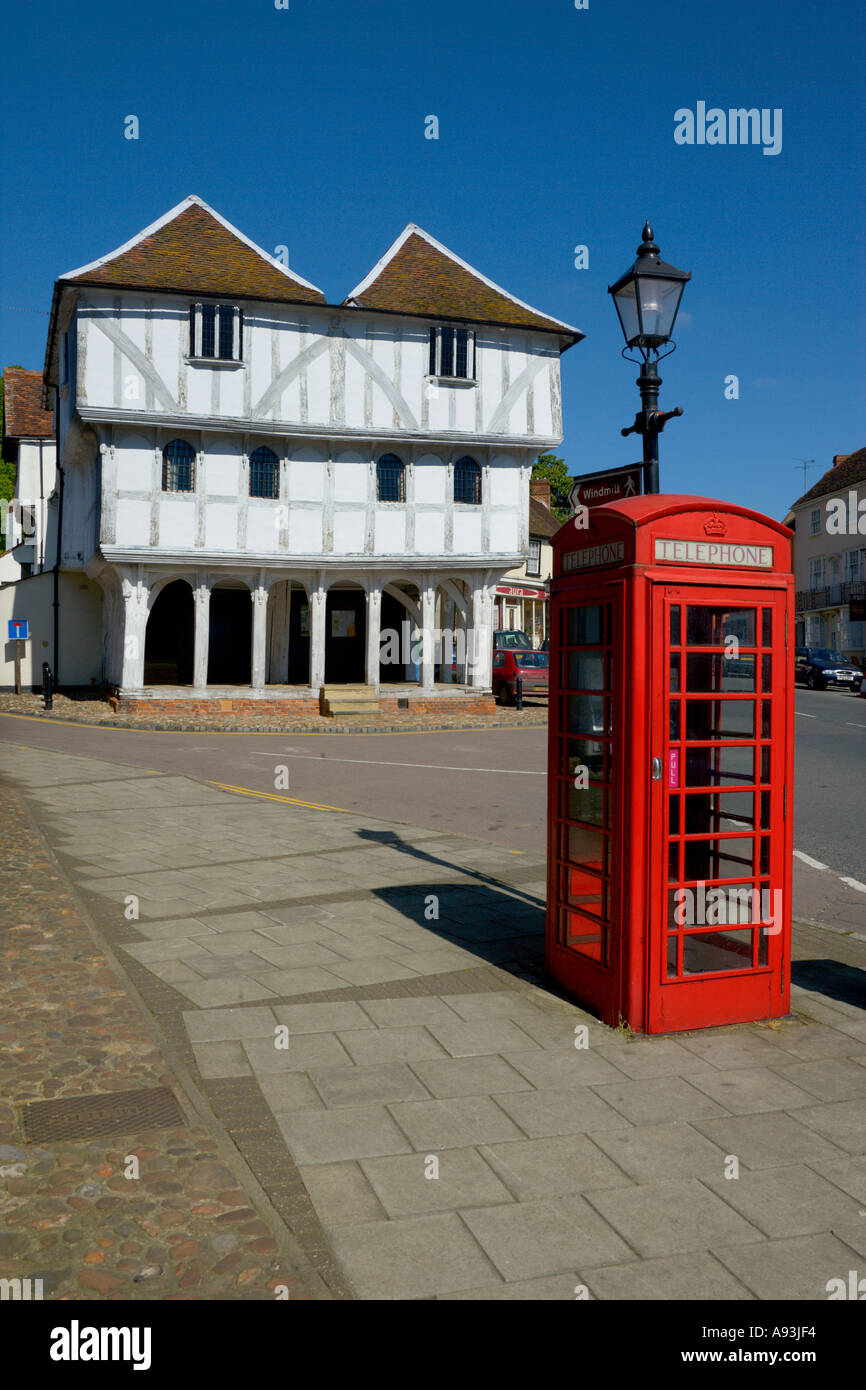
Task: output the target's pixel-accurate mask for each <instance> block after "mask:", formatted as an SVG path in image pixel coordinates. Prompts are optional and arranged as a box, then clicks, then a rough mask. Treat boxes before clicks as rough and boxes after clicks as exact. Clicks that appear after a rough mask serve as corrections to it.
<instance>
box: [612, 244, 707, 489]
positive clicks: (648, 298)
mask: <svg viewBox="0 0 866 1390" xmlns="http://www.w3.org/2000/svg"><path fill="white" fill-rule="evenodd" d="M691 278H692V277H691V275H690V274H687V273H686V271H684V270H677V268H676V266H673V265H668V263H667V262H666V261H663V260H662V259H661V256H660V253H659V248H658V247H657V246H656V244H655V242H654V240H653V229H652V227H651V226H650V224H649V222H647V223H646V224H645V226H644V229H643V237H642V239H641V244H640V246H639V247H638V249H637V260H636V261H635V263H634V265H632V266H629V268H628V270H627V271H626V272H625V274H624V275H621V276H620V278H619V279H618V280H617V281H616V283H615V284H613V285H608V294H612V295H613V302H614V304H615V305H616V312H617V314H618V315H619V321H620V324H621V326H622V331H623V337H624V338H625V342H626V345H625V347H624V348H623V350H622V355H623V357H625V358H626V361H628V362H639V363H640V365H641V374H640V376H639V377H638V378H637V385H638V388H639V390H640V401H641V408H640V410H639V411H638V413H637V415H635V417H634V424H633V425H629V427H628V429H624V430H622V431H621V433H622V434H623V435H628V434H639V435H641V436H642V438H643V465H644V468H643V473H644V490H645V491H646V492H658V490H659V446H658V437H659V435H660V434H661V432H662V430H663V429H664V427H665V425H666V424H667V422H668V420H670V419H671V417H672V416H674V415H682V413H683V412H682V409H681V408H680V407H679V406H677V408H676V410H669V411H667V412H666V413H665V412H663V411H660V410H659V408H658V403H659V387H660V386H661V384H662V379H661V377H660V376H659V371H658V364H659V361H660V360H661V358H662V357H669V356H670V354H671V353H672V352H673V351H674V350H675V349H676V343H674V342H673V341H672V339H671V334H672V333H673V329H674V322H675V320H676V317H677V310H678V309H679V307H680V300H681V299H682V295H683V290H684V288H685V286H686V283H687V282H688V281H689V280H690V279H691ZM668 343H670V347H669V348H668V350H667V352H662V351H661V349H662V348H664V347H665V346H666V344H668ZM629 348H634V349H636V350H637V351H638V352H639V353H640V357H629V356H628V349H629Z"/></svg>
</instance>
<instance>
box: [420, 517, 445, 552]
mask: <svg viewBox="0 0 866 1390" xmlns="http://www.w3.org/2000/svg"><path fill="white" fill-rule="evenodd" d="M415 549H416V550H417V552H418V554H419V555H441V554H443V552H444V550H445V515H444V513H443V512H419V513H418V515H417V516H416V518H415Z"/></svg>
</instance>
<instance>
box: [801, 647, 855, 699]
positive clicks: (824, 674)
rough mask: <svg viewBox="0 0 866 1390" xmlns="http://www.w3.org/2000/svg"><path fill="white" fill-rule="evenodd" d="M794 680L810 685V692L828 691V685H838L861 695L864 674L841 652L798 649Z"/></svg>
mask: <svg viewBox="0 0 866 1390" xmlns="http://www.w3.org/2000/svg"><path fill="white" fill-rule="evenodd" d="M794 680H795V681H799V682H801V684H805V685H808V687H809V689H810V690H826V689H827V686H828V685H838V686H839V687H840V688H841V689H843V690H853V692H854V694H855V695H859V693H860V682H861V681H862V680H863V672H862V671H861V670H860V667H859V666H855V665H854V663H853V661H849V660H848V657H847V656H843V655H842V653H841V652H834V651H831V650H830V648H828V647H798V648H797V652H796V656H795V658H794Z"/></svg>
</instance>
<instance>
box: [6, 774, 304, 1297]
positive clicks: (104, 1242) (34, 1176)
mask: <svg viewBox="0 0 866 1390" xmlns="http://www.w3.org/2000/svg"><path fill="white" fill-rule="evenodd" d="M2 800H3V837H2V844H0V864H2V870H3V877H4V879H5V882H6V883H7V884H8V885H9V890H8V891H7V894H6V895H5V898H4V901H3V903H2V906H0V959H2V962H3V968H2V970H0V977H2V984H0V999H2V1009H0V1018H2V1022H0V1278H3V1279H16V1278H18V1279H31V1280H35V1279H41V1280H42V1294H43V1297H45V1298H51V1299H80V1298H84V1299H105V1298H107V1299H115V1300H120V1299H123V1300H126V1299H136V1300H151V1299H160V1300H162V1299H169V1300H171V1299H236V1298H237V1299H257V1300H262V1299H277V1298H281V1297H282V1298H286V1297H288V1298H290V1299H292V1300H296V1299H307V1298H310V1297H327V1296H328V1295H327V1291H326V1290H325V1289H324V1287H323V1285H322V1284H321V1281H320V1280H319V1279H318V1277H317V1276H316V1274H315V1273H314V1272H313V1271H312V1270H311V1269H310V1268H309V1267H308V1265H307V1262H306V1260H305V1259H304V1258H303V1257H302V1256H299V1253H298V1252H297V1248H296V1246H295V1244H294V1241H293V1240H292V1239H291V1237H290V1236H289V1235H288V1233H287V1232H286V1231H285V1230H284V1229H283V1228H282V1227H281V1224H280V1222H279V1221H278V1220H276V1219H275V1214H274V1213H273V1211H272V1210H271V1209H270V1208H269V1206H268V1204H267V1202H266V1201H262V1200H261V1196H260V1194H258V1193H257V1192H256V1191H252V1192H251V1191H250V1190H249V1189H250V1188H251V1187H252V1188H253V1189H255V1188H256V1187H257V1184H255V1183H253V1184H250V1183H245V1182H244V1176H245V1168H244V1165H243V1163H242V1162H241V1161H240V1159H239V1156H238V1155H237V1154H236V1151H234V1149H233V1147H232V1146H231V1145H230V1144H229V1143H228V1141H227V1140H226V1139H225V1137H224V1136H222V1135H220V1134H219V1133H213V1132H211V1129H210V1127H209V1126H208V1125H207V1124H206V1123H205V1122H204V1120H203V1119H202V1118H200V1117H199V1115H197V1114H196V1113H195V1111H194V1110H193V1108H192V1107H191V1105H190V1102H189V1099H188V1097H187V1096H186V1094H185V1093H184V1092H183V1091H182V1090H181V1089H180V1087H179V1086H178V1085H177V1082H176V1080H175V1077H174V1076H173V1075H172V1070H171V1068H170V1066H169V1065H168V1064H167V1062H166V1059H165V1057H164V1056H163V1055H162V1053H161V1050H160V1048H159V1047H158V1046H157V1045H156V1044H155V1042H154V1038H153V1036H152V1034H151V1032H150V1030H149V1028H148V1027H147V1025H146V1023H145V1021H144V1018H143V1016H142V1013H141V1012H140V1010H139V1008H138V1007H137V1005H136V1003H135V1002H134V1000H133V999H132V997H131V996H130V994H129V992H128V991H127V989H126V988H125V987H124V985H123V983H122V980H121V979H120V977H119V974H118V973H117V971H116V969H115V967H114V965H113V964H112V963H111V962H109V961H108V960H107V959H106V957H105V956H104V955H103V954H102V952H101V951H100V950H99V948H98V946H97V944H96V942H95V940H94V938H93V936H92V934H91V932H90V930H89V928H88V926H87V924H86V923H85V921H84V920H83V919H82V917H81V915H80V913H79V912H78V910H77V908H76V904H75V902H74V900H73V898H72V897H71V895H70V894H69V892H68V891H67V888H66V885H65V883H64V881H63V879H62V878H61V876H60V874H59V873H58V871H57V868H56V866H55V864H54V862H53V860H52V857H51V855H50V853H49V852H48V851H47V849H46V847H45V844H44V842H43V841H42V839H41V836H40V835H39V833H38V832H37V831H36V829H35V828H34V826H33V825H32V823H31V822H30V819H29V816H28V814H27V812H26V810H25V808H24V806H23V803H22V802H21V800H20V799H19V797H18V796H17V794H16V793H14V792H13V791H12V789H11V788H10V787H9V786H8V785H4V786H3V788H2ZM158 1086H169V1087H172V1089H173V1090H174V1092H175V1095H176V1096H177V1098H178V1099H179V1101H180V1105H181V1108H182V1110H183V1112H184V1114H185V1116H186V1122H185V1123H184V1125H183V1126H182V1127H172V1128H163V1129H151V1130H149V1131H147V1132H140V1133H130V1134H122V1135H120V1136H113V1137H110V1138H96V1137H93V1138H89V1139H81V1140H64V1141H62V1142H51V1143H50V1144H46V1143H44V1142H43V1144H42V1145H40V1146H36V1145H32V1144H28V1143H27V1142H26V1141H25V1138H24V1130H23V1125H22V1111H23V1107H24V1106H25V1105H26V1104H27V1103H28V1102H32V1101H50V1100H52V1099H55V1098H61V1097H73V1096H83V1095H95V1094H102V1095H107V1094H110V1093H116V1092H121V1091H129V1090H134V1089H137V1088H151V1087H158ZM214 1128H216V1127H214ZM135 1173H137V1175H138V1176H137V1177H136V1176H134V1174H135ZM245 1188H246V1189H247V1190H245Z"/></svg>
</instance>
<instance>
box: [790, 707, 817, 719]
mask: <svg viewBox="0 0 866 1390" xmlns="http://www.w3.org/2000/svg"><path fill="white" fill-rule="evenodd" d="M794 713H795V714H796V716H797V718H798V719H817V718H818V716H817V714H804V713H803V711H802V710H801V709H795V710H794Z"/></svg>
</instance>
